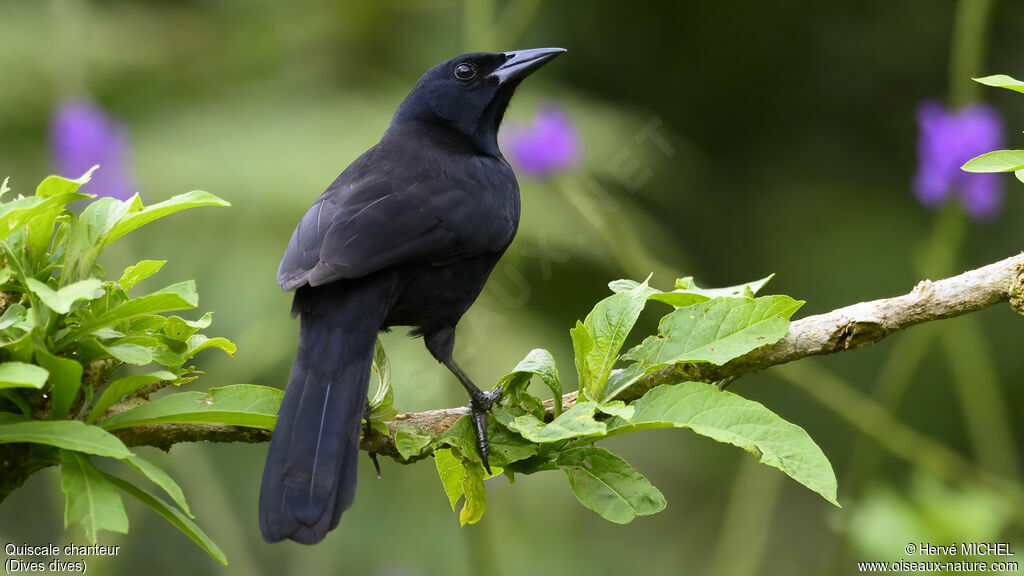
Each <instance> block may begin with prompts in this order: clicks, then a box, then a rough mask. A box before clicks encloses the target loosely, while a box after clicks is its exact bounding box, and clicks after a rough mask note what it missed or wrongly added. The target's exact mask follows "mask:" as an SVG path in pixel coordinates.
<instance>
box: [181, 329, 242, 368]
mask: <svg viewBox="0 0 1024 576" xmlns="http://www.w3.org/2000/svg"><path fill="white" fill-rule="evenodd" d="M186 344H187V346H188V347H187V348H186V350H185V354H184V355H182V361H183V362H184V361H186V360H188V359H190V358H192V357H193V356H195V355H196V354H198V353H200V352H202V351H203V350H206V349H208V348H219V349H221V350H223V351H225V352H227V353H228V355H229V356H234V355H235V351H236V350H237V347H236V346H235V344H234V343H233V342H231V340H228V339H227V338H221V337H217V338H207V337H206V336H204V335H202V334H194V335H192V336H190V337H189V339H188V341H187V342H186Z"/></svg>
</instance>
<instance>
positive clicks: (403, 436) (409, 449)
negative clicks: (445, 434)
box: [395, 423, 434, 460]
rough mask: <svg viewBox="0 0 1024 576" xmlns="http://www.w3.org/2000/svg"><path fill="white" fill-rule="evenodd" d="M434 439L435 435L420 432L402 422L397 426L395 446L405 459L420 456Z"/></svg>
mask: <svg viewBox="0 0 1024 576" xmlns="http://www.w3.org/2000/svg"><path fill="white" fill-rule="evenodd" d="M433 440H434V438H433V436H431V435H429V434H420V433H419V431H417V430H415V429H413V428H410V427H408V426H406V425H404V424H402V423H399V424H398V425H397V426H396V427H395V448H396V449H398V453H399V454H401V455H402V458H404V459H405V460H409V459H411V458H413V457H414V456H419V455H420V453H421V452H422V451H423V449H424V448H426V447H427V446H428V445H429V444H430V443H431V442H432V441H433Z"/></svg>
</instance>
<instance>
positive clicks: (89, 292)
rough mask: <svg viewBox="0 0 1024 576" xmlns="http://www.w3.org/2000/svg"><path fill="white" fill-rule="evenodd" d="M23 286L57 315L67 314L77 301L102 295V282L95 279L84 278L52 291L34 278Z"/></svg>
mask: <svg viewBox="0 0 1024 576" xmlns="http://www.w3.org/2000/svg"><path fill="white" fill-rule="evenodd" d="M25 284H26V285H28V288H29V289H30V290H32V292H34V293H35V295H36V296H38V297H39V299H40V300H42V301H43V304H46V307H47V308H49V309H50V310H53V311H54V312H56V313H58V314H67V313H68V312H70V311H71V305H72V304H74V303H75V302H78V301H79V300H94V299H96V298H99V297H100V296H103V294H104V292H103V282H102V281H100V280H99V279H96V278H86V279H85V280H82V281H80V282H75V283H74V284H68V285H67V286H65V287H63V288H61V289H60V290H54V289H53V288H50V287H49V286H47V285H46V284H45V283H44V282H40V281H39V280H36V279H35V278H26V279H25Z"/></svg>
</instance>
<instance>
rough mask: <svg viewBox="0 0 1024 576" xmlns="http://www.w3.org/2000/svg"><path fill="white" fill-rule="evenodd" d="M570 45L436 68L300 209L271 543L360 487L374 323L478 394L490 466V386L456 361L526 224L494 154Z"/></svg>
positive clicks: (311, 527)
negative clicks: (511, 121)
mask: <svg viewBox="0 0 1024 576" xmlns="http://www.w3.org/2000/svg"><path fill="white" fill-rule="evenodd" d="M562 52H565V50H563V49H561V48H541V49H536V50H520V51H517V52H498V53H474V54H466V55H464V56H459V57H458V58H454V59H452V60H449V61H447V62H443V63H441V64H438V65H437V66H434V67H433V68H431V69H430V70H428V71H427V73H426V74H424V75H423V77H421V78H420V80H419V82H417V83H416V86H414V87H413V89H412V91H411V92H410V93H409V95H408V96H407V97H406V98H405V100H404V101H403V102H402V104H401V106H399V107H398V111H397V112H396V113H395V116H394V118H393V119H392V120H391V124H390V125H389V126H388V128H387V130H386V131H385V132H384V136H383V137H382V138H381V140H380V142H378V143H377V145H375V146H374V147H372V148H370V149H369V150H367V151H366V152H365V153H364V154H363V155H362V156H360V157H359V158H358V159H356V160H355V162H353V163H352V164H351V165H350V166H349V167H348V168H346V169H345V171H344V172H342V173H341V175H340V176H338V178H337V179H336V180H335V181H334V183H332V184H331V185H330V187H328V188H327V190H326V191H325V192H324V193H323V194H322V195H321V196H320V198H319V199H318V200H317V201H316V202H315V203H314V204H313V207H312V208H310V209H309V211H308V212H306V215H305V216H303V218H302V221H301V222H299V225H298V227H296V228H295V232H294V233H293V234H292V238H291V241H290V242H289V243H288V248H287V250H285V253H284V257H283V258H282V259H281V267H280V269H279V270H278V272H277V282H278V284H280V285H281V287H282V288H284V289H285V290H288V291H291V290H295V298H294V300H293V304H292V313H293V314H295V315H298V316H299V318H300V328H299V350H298V354H297V356H296V358H295V364H294V365H293V366H292V372H291V376H290V377H289V379H288V387H287V389H286V390H285V395H284V402H283V403H282V404H281V410H280V412H279V413H278V417H277V427H276V428H275V429H274V434H273V437H272V439H271V441H270V451H269V453H268V454H267V464H266V467H265V468H264V470H263V484H262V487H261V489H260V528H261V530H262V531H263V537H264V538H265V539H266V540H267V541H269V542H277V541H279V540H283V539H285V538H290V539H292V540H295V541H296V542H301V543H303V544H314V543H316V542H319V541H320V540H323V538H324V536H326V535H327V532H329V531H330V530H332V529H334V528H335V527H336V526H337V525H338V521H339V520H340V519H341V514H342V512H344V511H345V510H346V509H348V508H349V506H351V505H352V500H353V498H354V497H355V491H356V470H357V457H358V454H359V432H360V422H361V419H362V416H363V411H364V409H365V406H366V392H367V387H368V385H369V380H370V365H371V363H372V360H373V353H374V347H375V344H376V339H377V333H378V332H379V331H381V330H387V329H388V328H390V327H392V326H412V327H413V331H412V334H413V335H421V336H423V339H424V342H425V344H426V346H427V349H428V350H429V351H430V353H431V354H432V355H433V356H434V358H436V359H437V360H438V361H439V362H441V363H442V364H444V365H445V366H447V367H448V369H449V370H451V371H452V373H453V374H455V376H456V377H457V378H458V379H459V381H460V382H461V383H462V385H463V386H464V387H465V388H466V390H467V391H468V392H469V397H470V408H471V409H472V415H473V420H474V424H475V428H476V434H477V448H478V450H479V451H480V455H481V457H482V458H483V461H484V464H485V466H486V465H487V450H488V445H487V438H486V428H485V426H484V424H485V422H486V414H487V411H488V410H490V407H491V405H492V404H493V403H494V401H495V400H497V398H498V396H499V392H483V391H481V390H480V389H479V388H477V387H476V385H474V384H473V382H472V381H471V380H470V379H469V377H468V376H466V374H465V373H464V372H463V371H462V370H461V369H460V368H459V366H458V364H456V363H455V360H453V359H452V348H453V347H454V344H455V325H456V323H458V321H459V319H460V318H461V317H462V315H463V314H464V313H465V312H466V310H467V309H469V307H470V306H471V305H472V304H473V301H474V300H476V298H477V296H478V295H479V294H480V291H481V290H482V289H483V287H484V283H485V282H486V281H487V276H488V275H489V274H490V272H491V269H492V268H493V267H494V265H495V263H497V261H498V258H500V257H501V255H502V253H503V252H504V251H505V249H506V248H507V247H508V245H509V244H510V243H511V242H512V238H513V237H514V236H515V234H516V229H517V227H518V226H519V185H518V184H517V183H516V178H515V174H513V172H512V168H511V167H509V165H508V162H506V161H505V158H504V157H502V155H501V151H500V150H499V149H498V126H499V125H500V124H501V120H502V117H503V116H504V114H505V108H506V107H507V106H508V103H509V100H510V99H511V98H512V93H513V92H514V91H515V89H516V87H517V86H518V85H519V83H520V82H521V81H522V80H523V78H525V77H526V76H527V75H529V74H530V73H531V72H533V71H534V70H537V69H538V68H540V67H541V66H543V65H544V64H545V63H546V62H548V61H550V60H551V59H552V58H554V57H555V56H557V55H559V54H561V53H562Z"/></svg>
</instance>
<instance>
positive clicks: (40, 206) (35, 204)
mask: <svg viewBox="0 0 1024 576" xmlns="http://www.w3.org/2000/svg"><path fill="white" fill-rule="evenodd" d="M88 197H89V196H87V195H85V194H59V195H57V196H48V197H47V196H29V197H28V198H19V199H17V200H12V201H10V202H4V203H2V204H0V240H4V239H6V238H7V237H8V236H10V235H11V233H13V232H14V231H15V230H17V229H19V228H21V227H22V226H24V225H26V224H28V223H29V222H31V221H32V220H34V219H36V218H37V217H38V216H40V215H43V214H48V213H50V212H51V211H53V210H54V209H55V208H57V209H59V208H62V207H63V206H64V205H65V204H67V203H68V202H72V201H74V200H79V199H82V198H88Z"/></svg>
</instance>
